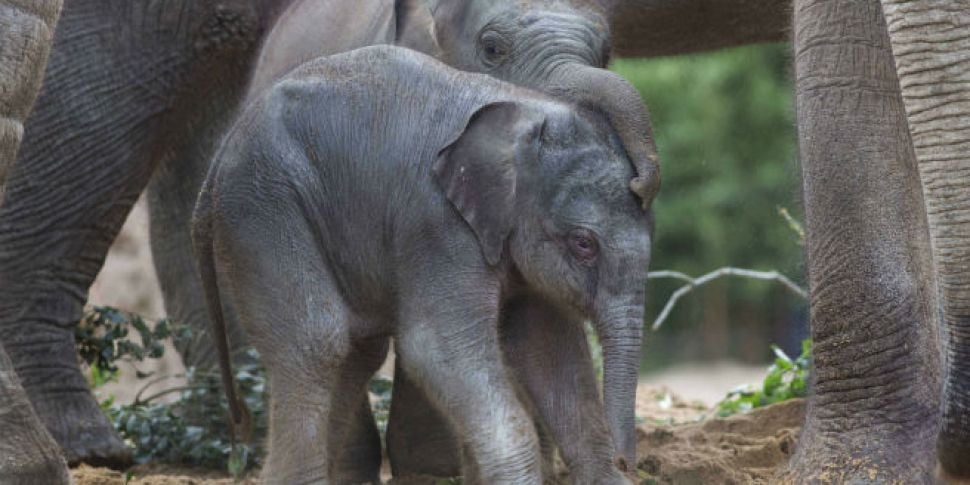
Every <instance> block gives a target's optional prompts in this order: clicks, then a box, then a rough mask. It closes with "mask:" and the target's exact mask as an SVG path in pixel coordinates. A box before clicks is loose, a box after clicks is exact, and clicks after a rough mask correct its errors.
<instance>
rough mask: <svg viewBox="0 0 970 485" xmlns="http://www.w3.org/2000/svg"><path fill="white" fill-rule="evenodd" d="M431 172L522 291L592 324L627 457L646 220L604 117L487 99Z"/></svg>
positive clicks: (612, 419)
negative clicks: (515, 276)
mask: <svg viewBox="0 0 970 485" xmlns="http://www.w3.org/2000/svg"><path fill="white" fill-rule="evenodd" d="M552 106H556V105H552ZM434 173H435V177H436V180H437V182H438V184H439V185H440V186H441V187H442V189H443V190H444V191H445V192H446V194H447V197H448V199H449V200H450V201H451V202H452V204H453V205H454V206H455V207H456V208H457V209H458V211H459V212H460V213H461V215H462V217H463V218H464V220H465V221H466V222H467V223H468V225H469V226H470V227H471V228H472V230H473V231H474V233H475V235H476V236H477V238H478V241H479V244H480V246H481V250H482V253H483V255H484V257H485V259H486V260H487V261H488V262H489V263H490V264H492V265H495V264H498V263H499V262H500V261H501V260H502V256H503V251H505V248H508V249H507V250H508V259H509V260H510V261H511V264H512V266H513V267H514V268H515V272H516V273H517V274H518V275H519V276H521V281H522V283H524V286H525V287H527V289H526V290H525V291H528V292H532V293H534V294H536V295H537V296H539V297H540V298H543V299H545V300H547V301H550V302H555V303H556V304H557V306H559V307H560V308H561V310H562V311H563V312H565V314H569V315H572V316H574V317H575V319H577V320H583V319H591V320H592V321H593V322H594V323H595V326H596V329H597V332H598V334H599V336H600V339H601V342H602V343H603V346H604V356H605V368H604V401H605V405H606V414H607V419H608V421H609V424H610V428H611V431H612V434H613V437H614V441H615V444H616V447H617V451H618V453H619V454H620V457H621V458H622V459H623V460H624V461H626V462H627V463H628V464H630V465H632V464H633V461H632V460H634V456H635V449H634V447H635V440H634V402H635V397H636V396H635V395H636V385H637V375H638V370H639V363H640V343H641V332H642V326H643V304H644V296H643V289H644V283H645V281H646V276H647V275H646V272H647V267H648V264H649V259H650V239H651V235H650V234H651V221H650V217H649V214H648V213H646V212H644V210H643V208H642V204H641V200H640V199H638V198H637V197H636V196H635V195H634V193H632V192H631V191H630V190H629V188H628V187H629V184H630V180H631V179H634V177H635V172H634V168H633V166H632V165H631V163H630V161H629V159H628V158H627V156H626V154H625V153H624V151H623V148H622V146H620V144H619V141H618V140H617V138H616V136H615V134H613V132H612V130H610V127H609V125H608V123H605V120H603V119H602V117H600V116H598V115H596V114H594V113H589V112H582V111H577V110H573V109H567V108H565V107H564V108H559V109H554V110H550V109H549V104H548V103H546V104H545V107H544V109H542V110H539V109H536V107H534V106H530V105H529V104H523V103H518V102H516V103H512V102H500V103H495V104H490V105H487V106H485V107H483V108H481V109H480V110H478V111H477V112H476V113H475V114H474V115H473V116H472V117H471V119H470V121H469V122H468V125H467V127H466V128H465V129H464V131H463V132H462V133H461V135H460V136H458V138H457V139H456V140H455V141H454V142H452V143H451V144H449V145H448V146H447V147H446V148H445V149H444V150H442V151H441V153H440V155H439V158H438V160H437V162H436V163H435V166H434Z"/></svg>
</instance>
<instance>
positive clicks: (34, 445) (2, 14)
mask: <svg viewBox="0 0 970 485" xmlns="http://www.w3.org/2000/svg"><path fill="white" fill-rule="evenodd" d="M60 11H61V2H60V1H58V0H52V1H46V2H35V3H28V4H24V2H17V1H5V2H0V202H2V200H3V188H4V186H5V181H6V174H7V171H8V168H9V167H10V166H11V165H13V162H14V158H15V156H16V153H17V149H18V148H19V146H20V139H21V137H22V136H23V122H24V120H25V119H27V115H28V113H30V109H31V107H32V106H33V104H34V98H35V97H36V96H37V91H38V90H39V89H40V84H41V81H42V80H43V73H44V67H45V66H46V65H47V55H48V53H49V52H50V46H51V43H52V41H53V37H54V26H55V25H56V24H57V17H58V16H59V15H60ZM0 428H2V429H3V432H2V433H0V457H2V458H0V483H3V484H8V485H19V484H24V485H31V484H36V483H45V484H52V485H53V484H62V483H63V484H66V483H70V478H69V476H68V472H67V464H66V463H65V462H64V458H63V457H62V456H61V453H60V449H59V448H58V446H57V443H56V442H55V441H54V439H53V438H52V437H51V435H50V434H49V433H48V432H47V429H46V428H45V427H44V424H43V423H41V421H40V419H38V418H37V414H36V413H34V408H33V406H31V405H30V401H28V399H27V394H26V393H25V392H24V389H23V387H22V386H21V384H20V379H19V378H18V377H17V374H16V372H14V368H13V363H12V362H11V361H10V358H9V357H8V356H7V352H6V351H5V350H4V349H3V345H0Z"/></svg>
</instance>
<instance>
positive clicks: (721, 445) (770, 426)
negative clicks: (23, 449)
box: [72, 388, 804, 485]
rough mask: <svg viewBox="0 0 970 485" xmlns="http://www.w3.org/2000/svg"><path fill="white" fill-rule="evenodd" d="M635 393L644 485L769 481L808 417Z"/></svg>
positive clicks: (151, 473)
mask: <svg viewBox="0 0 970 485" xmlns="http://www.w3.org/2000/svg"><path fill="white" fill-rule="evenodd" d="M638 394H639V399H638V401H639V402H638V404H637V414H638V415H639V416H641V417H643V418H644V420H645V424H643V425H641V426H640V427H639V428H638V432H637V440H638V444H637V455H638V456H639V463H638V468H639V470H641V471H643V472H644V474H643V478H644V483H658V484H668V483H669V484H713V483H722V484H730V483H737V484H742V483H743V484H748V483H753V484H757V483H768V482H769V480H770V478H771V476H772V475H773V474H774V473H775V472H776V471H777V470H778V469H779V468H780V467H782V466H784V464H785V463H786V461H787V460H788V457H789V456H790V455H791V453H792V451H793V450H794V445H795V437H796V435H797V432H798V426H799V424H800V422H801V419H802V414H803V412H804V404H803V402H802V401H801V400H795V401H789V402H786V403H781V404H778V405H774V406H769V407H766V408H762V409H756V410H754V411H752V412H750V413H748V414H744V415H738V416H733V417H731V418H727V419H718V418H714V417H711V416H709V414H710V411H709V409H708V408H707V407H705V406H703V405H699V404H697V403H688V402H685V401H683V400H682V399H680V398H679V397H677V396H675V395H672V394H670V392H669V391H668V390H666V389H662V388H641V389H640V392H639V393H638ZM705 416H706V419H705ZM661 423H663V424H661ZM72 474H73V476H74V480H75V482H76V483H77V485H121V484H123V483H125V474H123V473H121V472H116V471H112V470H108V469H104V468H90V467H81V468H77V469H75V470H73V473H72ZM128 483H131V484H137V485H202V484H205V485H217V484H230V483H244V484H248V483H256V481H255V479H253V478H247V479H244V480H241V481H239V482H233V481H232V480H230V479H229V478H227V477H226V476H225V475H221V474H219V473H216V472H211V471H198V470H191V469H184V468H178V467H170V466H157V465H156V466H138V467H135V468H134V469H132V470H130V481H129V482H128ZM399 483H400V482H399V481H397V482H395V484H399ZM430 483H433V482H430Z"/></svg>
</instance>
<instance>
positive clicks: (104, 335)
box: [74, 307, 189, 387]
mask: <svg viewBox="0 0 970 485" xmlns="http://www.w3.org/2000/svg"><path fill="white" fill-rule="evenodd" d="M131 328H134V329H135V331H136V332H138V336H139V337H140V338H141V343H137V342H134V341H132V340H131V338H130V335H129V334H130V331H131V330H130V329H131ZM188 331H189V329H188V328H187V327H181V326H177V325H174V324H172V323H171V322H170V321H169V320H160V321H158V322H157V323H156V324H155V328H154V329H151V328H149V327H148V324H147V323H145V320H144V319H143V318H142V317H141V316H139V315H136V314H134V313H128V312H123V311H121V310H118V309H116V308H111V307H94V308H93V309H92V310H91V311H90V312H88V313H87V314H85V315H84V318H82V319H81V322H80V323H79V324H78V326H77V327H76V328H75V330H74V339H75V342H76V343H77V351H78V356H79V357H80V358H81V360H82V361H83V362H84V363H85V364H87V365H88V366H90V368H91V380H92V382H91V385H92V387H98V386H101V385H103V384H105V383H107V382H110V381H112V380H114V379H115V378H116V377H117V374H118V366H116V365H115V362H117V361H119V360H126V361H138V362H141V361H142V360H144V359H145V358H152V359H157V358H159V357H161V356H162V354H164V353H165V343H164V342H165V340H167V339H169V338H172V337H173V336H178V337H180V338H181V336H182V335H183V334H185V333H187V332H188ZM147 376H148V375H147V374H143V373H140V372H139V375H138V377H139V378H141V377H147Z"/></svg>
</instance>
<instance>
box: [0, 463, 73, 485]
mask: <svg viewBox="0 0 970 485" xmlns="http://www.w3.org/2000/svg"><path fill="white" fill-rule="evenodd" d="M17 460H18V459H17V458H16V457H14V458H13V461H17ZM0 483H3V484H5V485H35V484H38V483H45V484H50V485H58V484H65V485H66V484H69V483H71V476H70V474H69V473H68V471H67V465H66V464H65V463H64V459H63V458H61V457H60V456H57V457H56V459H55V458H51V459H49V460H46V461H44V462H42V463H30V464H28V465H25V466H21V465H20V464H19V463H18V464H14V465H3V466H0Z"/></svg>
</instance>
